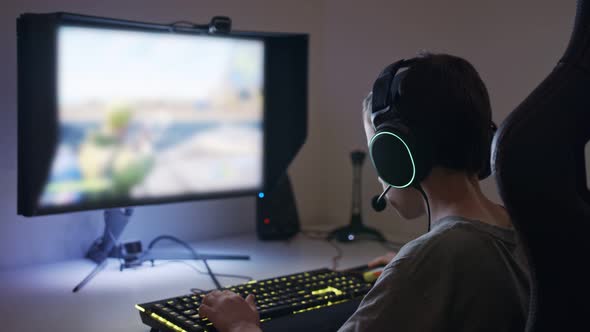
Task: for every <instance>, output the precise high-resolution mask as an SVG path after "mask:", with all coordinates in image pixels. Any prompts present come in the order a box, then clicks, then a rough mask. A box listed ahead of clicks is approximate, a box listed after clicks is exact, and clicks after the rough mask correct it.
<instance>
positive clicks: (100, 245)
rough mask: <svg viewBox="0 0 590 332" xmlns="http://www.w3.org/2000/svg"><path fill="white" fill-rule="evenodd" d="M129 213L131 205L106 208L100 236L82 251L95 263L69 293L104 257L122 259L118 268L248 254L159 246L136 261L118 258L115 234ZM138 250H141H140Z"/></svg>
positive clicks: (237, 257) (101, 265)
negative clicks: (165, 261)
mask: <svg viewBox="0 0 590 332" xmlns="http://www.w3.org/2000/svg"><path fill="white" fill-rule="evenodd" d="M132 215H133V208H116V209H107V210H105V211H104V222H105V228H104V233H103V235H102V237H101V238H100V239H99V240H97V241H96V242H95V243H94V244H93V245H92V247H91V248H90V249H89V250H88V252H87V253H86V258H88V259H90V260H92V261H94V262H95V263H96V264H97V266H96V267H95V268H94V269H93V270H92V271H91V272H90V273H89V274H88V276H86V278H84V280H82V281H81V282H80V283H79V284H78V285H77V286H76V287H74V289H73V292H74V293H75V292H77V291H79V290H80V289H81V288H82V287H83V286H84V285H85V284H87V283H88V282H89V281H90V280H91V279H92V278H94V276H96V274H98V272H100V271H101V270H102V269H103V268H104V266H105V265H106V261H107V258H109V257H111V258H119V259H124V260H125V263H124V264H122V265H121V270H123V268H124V267H129V266H134V265H141V264H142V263H143V262H145V261H151V262H152V263H153V261H154V260H160V259H163V260H188V259H191V260H193V259H194V260H210V259H215V260H230V259H231V260H249V259H250V256H248V255H220V254H200V253H198V254H196V255H195V254H194V253H191V252H189V251H188V250H187V251H176V250H162V249H149V250H148V251H146V252H144V254H143V255H139V256H134V257H137V258H138V260H137V261H130V260H129V259H126V258H125V257H122V254H121V246H120V245H119V243H118V242H119V237H120V236H121V233H122V232H123V230H124V229H125V226H127V223H128V222H129V218H130V217H131V216H132ZM140 250H141V249H140Z"/></svg>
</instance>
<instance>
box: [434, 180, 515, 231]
mask: <svg viewBox="0 0 590 332" xmlns="http://www.w3.org/2000/svg"><path fill="white" fill-rule="evenodd" d="M422 188H423V189H424V192H425V193H426V195H427V196H428V202H429V203H430V213H431V220H432V222H436V221H437V220H440V219H442V218H444V217H448V216H460V217H463V218H466V219H471V220H479V221H481V222H484V223H488V224H491V225H495V226H499V227H504V228H511V227H512V223H511V222H510V218H509V216H508V214H507V213H506V211H505V210H504V209H503V208H502V207H501V206H499V205H497V204H495V203H493V202H492V201H490V200H489V199H488V198H487V197H485V195H484V194H483V193H482V192H481V189H480V187H479V180H478V179H477V177H476V176H468V175H467V174H465V173H461V172H455V171H450V170H446V169H442V168H434V169H433V170H432V172H431V173H430V175H429V176H428V177H427V178H426V179H425V180H424V181H423V182H422Z"/></svg>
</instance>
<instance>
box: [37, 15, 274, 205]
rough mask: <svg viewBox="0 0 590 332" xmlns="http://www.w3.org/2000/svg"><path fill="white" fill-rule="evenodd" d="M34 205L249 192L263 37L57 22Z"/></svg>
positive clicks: (258, 153)
mask: <svg viewBox="0 0 590 332" xmlns="http://www.w3.org/2000/svg"><path fill="white" fill-rule="evenodd" d="M55 49H56V58H55V59H56V70H55V77H56V107H57V110H56V113H57V132H58V135H57V145H56V147H55V152H54V157H53V160H52V162H51V165H50V171H49V176H48V179H47V181H46V184H45V186H44V187H43V189H42V190H41V194H40V201H39V206H40V207H41V208H55V207H57V208H59V207H60V206H61V207H63V206H72V205H83V206H84V205H90V206H100V205H101V202H115V201H126V202H130V203H133V202H135V201H137V202H140V201H142V200H146V199H147V200H149V199H162V198H164V199H165V198H167V197H180V196H187V195H189V196H190V195H199V194H201V195H202V194H208V195H210V194H212V193H225V192H230V191H256V190H259V189H260V188H261V186H262V182H263V141H264V137H263V136H264V135H263V118H264V76H265V75H264V63H265V62H264V54H265V50H264V42H263V41H261V40H256V39H250V38H228V37H219V36H210V35H194V34H179V33H164V32H160V31H137V30H123V29H109V28H96V27H84V26H68V25H63V26H59V27H58V28H57V33H56V47H55Z"/></svg>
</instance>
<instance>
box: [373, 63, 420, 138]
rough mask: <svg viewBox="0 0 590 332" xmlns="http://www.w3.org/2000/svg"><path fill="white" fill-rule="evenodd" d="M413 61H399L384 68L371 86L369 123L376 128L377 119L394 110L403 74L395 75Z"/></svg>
mask: <svg viewBox="0 0 590 332" xmlns="http://www.w3.org/2000/svg"><path fill="white" fill-rule="evenodd" d="M413 62H414V60H405V59H401V60H399V61H396V62H394V63H392V64H390V65H389V66H387V67H385V69H383V71H381V73H380V74H379V76H378V77H377V79H376V80H375V83H374V84H373V97H372V112H371V122H372V123H373V126H374V127H375V128H376V127H377V126H376V125H375V120H376V118H377V117H379V116H381V115H383V114H385V113H387V112H389V110H390V109H391V108H395V98H396V97H397V96H398V95H399V87H400V83H401V81H402V79H403V78H404V77H405V72H404V73H400V74H399V75H397V73H398V71H399V70H400V69H402V68H405V67H409V66H410V65H411V64H412V63H413ZM394 90H395V91H394Z"/></svg>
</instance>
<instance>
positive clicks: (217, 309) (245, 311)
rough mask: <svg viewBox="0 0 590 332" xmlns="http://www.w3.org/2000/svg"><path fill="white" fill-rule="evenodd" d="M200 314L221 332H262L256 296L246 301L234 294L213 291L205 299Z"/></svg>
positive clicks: (249, 297) (247, 298) (248, 297)
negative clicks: (255, 301)
mask: <svg viewBox="0 0 590 332" xmlns="http://www.w3.org/2000/svg"><path fill="white" fill-rule="evenodd" d="M199 314H200V315H202V316H205V317H207V318H208V319H209V320H210V321H211V322H212V323H213V325H214V326H215V328H217V330H218V331H219V332H260V331H261V330H260V316H259V315H258V311H257V310H256V304H255V303H254V295H252V294H250V295H248V296H247V297H246V299H245V300H244V299H243V298H242V297H241V296H239V295H238V294H236V293H234V292H230V291H228V290H225V291H223V292H221V291H213V292H211V293H209V294H207V296H205V298H204V299H203V303H202V304H201V306H200V307H199Z"/></svg>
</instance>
